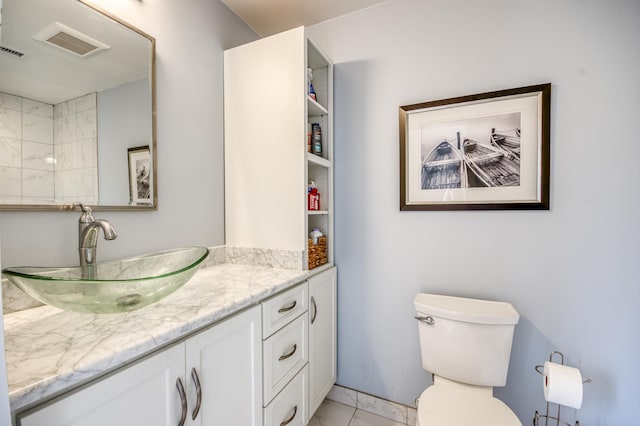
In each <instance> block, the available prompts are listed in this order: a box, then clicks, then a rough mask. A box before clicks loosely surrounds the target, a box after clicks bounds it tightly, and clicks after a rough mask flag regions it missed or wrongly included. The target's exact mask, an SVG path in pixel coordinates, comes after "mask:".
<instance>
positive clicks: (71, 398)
mask: <svg viewBox="0 0 640 426" xmlns="http://www.w3.org/2000/svg"><path fill="white" fill-rule="evenodd" d="M335 378H336V268H335V267H332V268H326V269H325V270H323V271H322V272H319V273H317V274H315V275H313V276H311V277H309V278H308V279H307V280H305V281H303V282H301V283H299V284H297V285H294V286H292V287H289V288H287V289H285V290H283V291H281V292H279V293H277V294H275V295H273V296H271V297H270V298H268V299H264V300H261V301H260V304H258V305H254V306H253V307H250V308H247V309H246V310H244V311H241V312H240V313H237V314H235V315H233V316H231V317H229V318H227V319H225V320H222V321H220V322H217V323H215V324H214V325H212V326H210V327H209V328H206V329H204V330H202V331H199V332H196V333H195V334H192V335H189V336H187V337H185V338H184V339H183V340H181V341H179V342H177V343H175V344H173V345H171V346H168V347H166V348H165V349H161V350H159V351H157V352H155V353H153V354H151V355H149V356H147V357H146V358H143V359H141V360H139V361H136V362H133V363H131V364H128V365H125V366H123V367H122V368H120V369H118V370H115V371H113V372H111V373H108V374H106V375H104V376H102V377H99V378H97V379H95V380H93V381H91V382H90V383H88V384H86V385H84V386H82V387H80V388H78V389H73V390H71V391H69V392H67V393H64V394H61V395H60V396H57V397H55V398H53V399H51V400H47V401H45V402H43V403H41V404H39V405H37V406H33V407H29V408H27V409H26V410H24V409H22V410H19V411H18V412H17V414H16V416H15V420H16V424H17V426H52V425H55V426H86V425H91V426H114V425H115V426H140V425H153V426H176V425H178V426H218V425H220V426H226V425H242V426H285V425H286V426H304V425H306V424H307V423H308V421H309V419H310V418H311V416H312V415H313V413H314V412H315V410H316V409H317V407H318V405H319V404H320V402H321V401H322V400H323V399H324V397H325V396H326V394H327V392H328V391H329V389H330V388H331V386H332V385H333V383H334V382H335Z"/></svg>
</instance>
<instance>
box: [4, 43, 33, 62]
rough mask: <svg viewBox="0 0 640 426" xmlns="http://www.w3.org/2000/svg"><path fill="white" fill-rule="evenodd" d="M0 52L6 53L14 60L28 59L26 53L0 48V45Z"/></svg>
mask: <svg viewBox="0 0 640 426" xmlns="http://www.w3.org/2000/svg"><path fill="white" fill-rule="evenodd" d="M0 52H2V53H6V54H7V55H11V56H13V57H14V58H16V59H27V58H28V57H29V55H27V54H26V53H22V52H20V51H19V50H16V49H12V48H10V47H6V46H1V45H0Z"/></svg>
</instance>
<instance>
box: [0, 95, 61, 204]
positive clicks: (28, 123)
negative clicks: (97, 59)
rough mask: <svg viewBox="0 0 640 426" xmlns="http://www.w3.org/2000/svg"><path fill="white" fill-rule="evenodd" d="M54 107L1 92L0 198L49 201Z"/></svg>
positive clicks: (16, 202)
mask: <svg viewBox="0 0 640 426" xmlns="http://www.w3.org/2000/svg"><path fill="white" fill-rule="evenodd" d="M53 162H54V161H53V106H51V105H47V104H44V103H42V102H36V101H32V100H30V99H24V98H20V97H17V96H12V95H8V94H4V93H0V200H1V201H2V202H4V203H9V204H22V203H25V204H29V203H37V204H44V203H51V202H52V201H53V198H54V189H53V185H54V178H53Z"/></svg>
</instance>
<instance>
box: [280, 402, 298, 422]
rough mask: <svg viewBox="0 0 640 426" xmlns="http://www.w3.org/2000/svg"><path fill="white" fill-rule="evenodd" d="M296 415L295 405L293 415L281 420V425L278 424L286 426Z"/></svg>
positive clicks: (296, 407)
mask: <svg viewBox="0 0 640 426" xmlns="http://www.w3.org/2000/svg"><path fill="white" fill-rule="evenodd" d="M297 413H298V406H297V405H296V406H295V407H293V414H292V415H291V417H289V418H288V419H285V420H283V421H282V423H280V426H287V425H288V424H289V423H291V422H292V421H293V419H294V418H295V417H296V414H297Z"/></svg>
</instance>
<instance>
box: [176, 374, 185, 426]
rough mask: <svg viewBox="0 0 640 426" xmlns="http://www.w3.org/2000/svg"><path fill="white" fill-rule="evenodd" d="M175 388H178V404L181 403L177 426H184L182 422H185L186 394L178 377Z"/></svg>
mask: <svg viewBox="0 0 640 426" xmlns="http://www.w3.org/2000/svg"><path fill="white" fill-rule="evenodd" d="M176 387H177V388H178V393H179V394H180V402H181V403H182V414H181V415H180V421H178V426H184V422H185V421H186V420H187V394H186V393H185V392H184V386H183V385H182V379H181V378H180V377H178V380H176Z"/></svg>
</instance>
